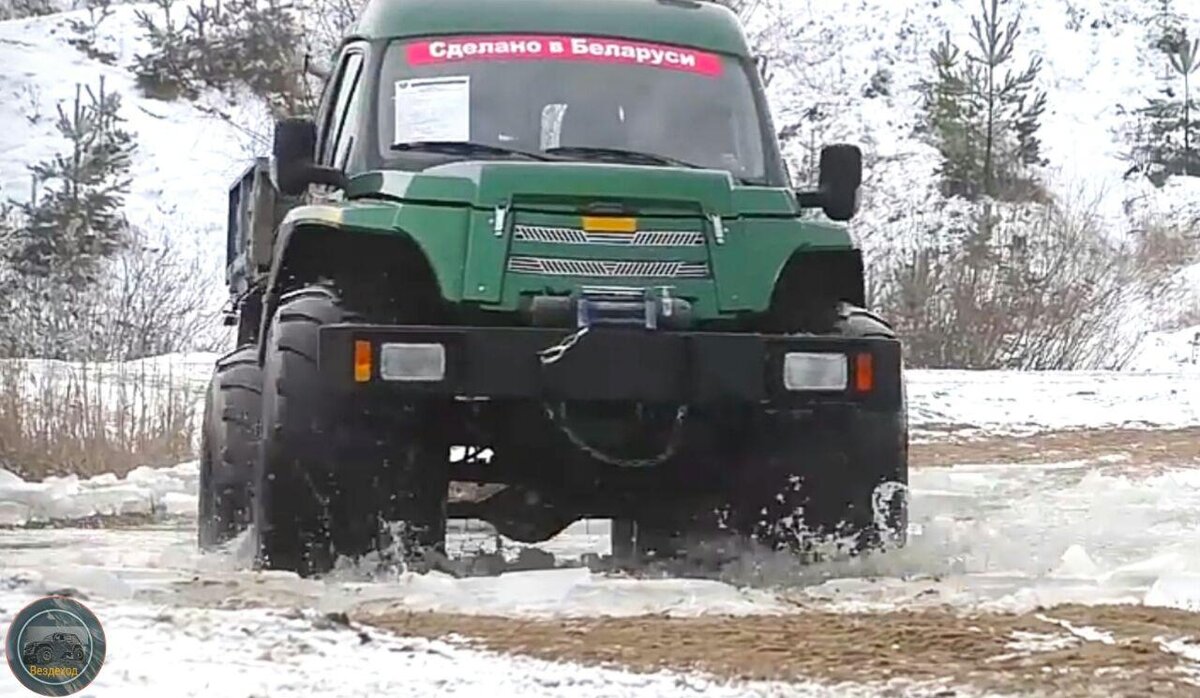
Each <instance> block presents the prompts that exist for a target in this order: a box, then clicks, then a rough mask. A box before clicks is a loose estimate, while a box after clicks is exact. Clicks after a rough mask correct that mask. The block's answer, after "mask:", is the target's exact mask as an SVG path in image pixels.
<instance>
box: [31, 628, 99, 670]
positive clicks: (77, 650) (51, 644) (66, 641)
mask: <svg viewBox="0 0 1200 698" xmlns="http://www.w3.org/2000/svg"><path fill="white" fill-rule="evenodd" d="M86 656H87V650H86V649H84V647H83V643H82V642H80V641H79V636H78V635H76V634H75V633H53V634H51V635H47V636H46V637H43V638H42V639H40V640H32V641H30V642H26V643H25V646H24V647H22V648H21V660H22V661H24V662H25V663H26V664H39V665H47V664H51V663H53V662H54V661H56V660H64V659H65V660H72V661H76V662H82V661H83V659H84V657H86Z"/></svg>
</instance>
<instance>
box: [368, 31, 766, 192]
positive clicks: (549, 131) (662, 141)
mask: <svg viewBox="0 0 1200 698" xmlns="http://www.w3.org/2000/svg"><path fill="white" fill-rule="evenodd" d="M381 85H382V87H381V90H380V101H381V104H380V109H381V118H380V120H379V130H380V141H381V144H382V150H383V153H382V155H383V157H384V158H385V159H388V160H391V161H397V160H399V163H398V164H400V166H402V167H405V168H406V169H421V168H423V167H428V166H432V165H434V164H439V163H443V162H446V161H447V160H448V159H466V158H472V159H477V158H486V159H523V160H529V159H530V155H529V154H545V153H550V154H553V155H554V156H555V158H556V159H557V158H564V159H571V160H595V161H601V162H621V163H630V164H638V165H651V166H656V165H657V166H671V167H679V166H693V167H702V168H706V169H716V170H725V171H727V172H729V173H731V174H732V175H733V176H734V177H736V178H737V179H740V180H743V181H750V182H758V181H764V180H765V179H766V171H765V169H766V168H765V164H764V147H765V138H764V136H765V132H764V128H763V124H764V120H763V119H762V118H761V114H760V112H759V109H758V106H757V102H756V100H755V96H754V91H753V87H752V84H751V80H750V77H749V74H748V72H747V71H746V69H745V67H744V65H743V63H741V62H740V61H738V60H737V59H735V58H732V57H729V56H725V55H720V54H715V53H707V52H704V51H699V50H695V49H688V48H682V47H676V46H666V45H658V44H648V43H643V42H634V41H626V40H621V39H611V38H597V37H586V36H574V37H571V36H547V35H529V36H499V35H489V36H470V37H436V38H430V39H421V40H415V41H401V42H396V43H393V44H392V45H391V46H389V48H388V51H387V53H386V56H385V59H384V64H383V69H382V82H381ZM455 144H464V146H465V147H447V146H448V145H449V146H454V145H455ZM467 144H475V146H474V147H472V146H470V145H467Z"/></svg>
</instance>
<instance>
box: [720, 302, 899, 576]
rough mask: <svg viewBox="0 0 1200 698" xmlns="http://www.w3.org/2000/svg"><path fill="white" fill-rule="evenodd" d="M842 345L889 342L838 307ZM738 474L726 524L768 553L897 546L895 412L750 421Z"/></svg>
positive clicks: (857, 311)
mask: <svg viewBox="0 0 1200 698" xmlns="http://www.w3.org/2000/svg"><path fill="white" fill-rule="evenodd" d="M836 333H837V334H838V335H840V336H844V337H855V338H869V337H878V338H888V339H894V338H895V333H894V332H893V330H892V329H891V328H890V327H889V326H888V325H887V324H886V323H885V322H884V321H883V320H882V319H880V318H879V317H877V316H875V315H874V314H872V313H870V312H868V311H866V310H863V309H861V308H857V307H853V306H848V305H844V306H842V308H841V309H840V312H839V318H838V321H837V323H836ZM751 433H752V436H751V437H750V440H749V445H748V448H747V449H746V451H745V456H744V460H743V462H742V464H741V468H740V473H739V474H740V478H739V479H740V484H739V488H738V489H739V492H738V493H737V496H736V499H735V504H734V511H733V524H734V526H735V527H736V528H737V529H738V530H739V531H740V532H741V533H743V534H745V535H747V536H749V537H750V538H751V539H753V540H754V541H755V542H756V543H758V544H760V545H763V546H766V547H767V548H770V549H774V550H791V551H796V550H802V549H807V548H810V547H812V545H813V543H814V542H817V541H821V540H827V541H830V540H831V541H834V542H837V543H838V544H839V547H842V548H848V549H849V551H850V552H852V553H859V552H863V551H865V550H870V549H880V548H886V547H891V546H899V545H903V543H904V541H905V529H906V527H907V523H908V499H907V484H908V422H907V417H906V413H905V406H904V404H903V400H902V401H901V404H900V406H899V408H898V409H894V410H883V411H873V410H868V409H845V410H832V409H825V410H817V411H815V412H814V413H804V412H792V411H788V410H779V411H766V410H764V411H763V412H762V413H760V414H758V415H757V417H756V419H755V423H754V426H753V427H752V430H751Z"/></svg>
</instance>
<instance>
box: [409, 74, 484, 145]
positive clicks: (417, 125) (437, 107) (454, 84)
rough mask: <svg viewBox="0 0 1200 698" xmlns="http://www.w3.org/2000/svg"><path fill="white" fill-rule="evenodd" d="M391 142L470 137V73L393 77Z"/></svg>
mask: <svg viewBox="0 0 1200 698" xmlns="http://www.w3.org/2000/svg"><path fill="white" fill-rule="evenodd" d="M395 134H396V135H395V140H394V141H393V143H394V144H400V143H416V142H418V141H453V142H456V143H465V142H467V141H469V140H471V76H470V75H461V76H447V77H440V78H419V79H413V80H397V81H396V130H395Z"/></svg>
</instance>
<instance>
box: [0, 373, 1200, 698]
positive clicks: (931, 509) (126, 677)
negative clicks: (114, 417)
mask: <svg viewBox="0 0 1200 698" xmlns="http://www.w3.org/2000/svg"><path fill="white" fill-rule="evenodd" d="M199 373H200V371H199V369H197V374H198V375H199ZM1198 382H1200V373H1196V372H1183V371H1176V372H1173V373H1142V374H1139V373H1124V374H1014V373H988V372H978V373H958V372H921V371H915V372H913V373H912V374H911V375H910V382H909V396H910V400H911V402H912V405H913V426H914V428H915V429H916V430H917V431H919V432H922V433H923V434H924V435H925V437H926V438H930V439H932V438H940V439H944V438H946V437H947V436H948V435H949V436H961V435H962V432H957V431H955V430H947V429H946V428H945V423H946V422H947V421H950V422H952V423H953V424H954V425H958V426H959V427H961V426H962V425H969V426H970V429H969V430H968V432H967V433H968V434H969V435H970V436H975V437H988V438H993V439H995V438H1000V437H1003V435H1006V434H1013V433H1021V432H1029V431H1046V430H1053V429H1062V428H1069V427H1082V428H1104V427H1110V426H1121V425H1123V426H1137V427H1140V428H1144V429H1148V430H1151V429H1157V428H1161V427H1188V426H1195V425H1197V424H1200V402H1198V401H1200V392H1198V391H1200V384H1198ZM948 416H953V417H954V419H953V420H949V419H948ZM196 485H197V480H196V466H195V464H183V465H178V466H174V467H169V468H161V469H148V468H146V469H138V470H135V471H134V472H132V473H131V474H130V475H129V476H128V477H127V478H124V479H118V478H115V477H112V476H101V477H98V478H92V479H88V480H78V479H76V478H65V479H62V478H60V479H48V480H47V481H46V482H41V483H31V482H24V481H21V480H20V479H19V478H16V477H15V476H13V475H11V474H9V473H0V514H2V515H3V516H4V517H5V519H6V520H5V523H8V524H18V525H19V524H22V523H25V522H27V521H46V520H49V519H59V520H63V519H74V518H78V517H82V516H87V515H90V514H93V513H101V514H111V513H152V514H156V515H158V516H157V517H156V519H155V520H156V523H153V524H149V525H141V526H136V527H130V528H115V529H80V528H70V527H66V528H62V527H48V528H38V527H23V528H8V529H0V623H2V622H3V619H4V618H5V617H11V615H12V614H13V613H15V612H16V610H17V609H18V608H19V607H21V606H22V605H24V603H26V602H28V601H29V600H31V599H33V598H35V597H36V596H38V595H41V594H46V593H49V592H54V591H58V590H62V589H72V590H74V591H75V593H79V594H81V595H83V596H84V597H86V602H87V603H88V604H89V605H90V606H91V607H92V608H93V609H94V610H96V611H97V612H98V613H99V614H100V617H101V619H102V620H103V621H104V623H105V625H106V628H108V629H109V632H110V634H111V638H110V645H109V646H110V648H111V649H110V653H109V661H108V665H107V666H106V667H105V669H104V671H102V672H101V674H100V680H99V683H97V684H96V688H95V691H96V694H97V695H102V694H106V693H109V692H120V693H121V694H122V695H135V696H136V695H150V694H151V693H159V694H161V693H163V692H166V693H168V694H171V695H197V696H199V695H211V694H214V693H217V694H222V695H225V694H230V691H232V690H234V687H236V694H237V695H248V696H249V695H283V696H287V695H293V694H298V693H300V692H305V693H311V692H312V691H314V690H317V691H321V692H323V693H326V692H327V693H329V694H331V695H350V694H351V693H354V694H355V695H356V696H357V695H361V694H362V692H363V691H370V690H376V691H382V690H383V689H384V687H386V688H387V689H388V690H390V691H393V692H396V691H397V690H398V691H399V692H400V693H402V694H413V695H421V694H422V693H423V692H426V691H428V692H430V693H432V692H438V693H439V694H441V693H449V694H451V695H455V694H458V695H478V694H481V693H483V692H485V691H487V690H488V689H492V691H491V692H495V691H499V692H500V694H514V695H515V694H516V693H517V692H518V691H519V692H522V693H529V694H531V695H563V694H568V693H569V694H572V695H583V696H590V695H597V696H599V695H605V696H607V695H641V696H644V695H682V696H689V695H700V694H704V695H780V696H783V695H800V696H810V695H811V696H818V695H874V694H877V693H878V692H879V691H880V690H882V689H881V687H880V686H860V685H841V686H835V687H830V686H828V685H818V684H811V683H806V682H803V681H802V682H800V683H795V684H788V685H786V686H785V685H782V684H749V683H732V684H724V683H712V680H711V679H704V678H700V677H697V676H695V675H691V674H670V673H661V672H660V673H652V674H641V675H639V674H631V673H628V672H625V671H622V670H618V669H592V668H583V667H578V666H573V665H563V664H553V663H547V662H540V661H534V660H530V659H512V658H508V657H503V656H500V655H495V654H489V653H487V652H482V651H480V650H478V649H472V648H469V647H466V646H464V645H462V644H459V643H457V642H456V641H455V640H454V638H447V639H445V640H442V641H425V640H414V639H405V638H400V637H396V636H393V635H390V634H388V633H384V632H381V631H376V630H373V629H371V630H368V631H367V632H368V635H369V637H370V640H369V641H366V642H364V641H362V640H361V639H360V638H359V636H358V634H357V632H358V629H357V628H356V629H353V630H351V629H347V628H344V627H341V626H338V625H337V624H331V623H330V622H329V621H328V620H325V614H329V613H337V612H348V613H350V614H351V615H352V616H353V615H355V614H360V613H368V614H369V613H389V612H397V611H399V612H407V611H437V612H444V613H458V614H469V615H486V616H494V617H495V616H500V617H513V618H547V617H594V616H643V615H646V614H661V615H665V616H671V617H695V616H708V615H713V614H720V615H735V616H760V615H777V614H786V613H796V612H804V611H811V610H824V611H836V612H842V611H856V612H885V611H892V610H896V609H913V608H929V607H941V606H949V607H952V608H956V609H959V610H962V611H996V610H1002V611H1017V612H1024V611H1030V610H1033V609H1036V608H1039V607H1042V606H1052V605H1054V604H1058V603H1066V602H1073V603H1082V604H1096V603H1122V604H1135V605H1146V606H1155V607H1162V608H1177V609H1184V610H1191V611H1194V612H1200V548H1198V547H1197V546H1196V544H1195V542H1196V541H1197V540H1200V469H1198V468H1197V467H1196V464H1195V463H1194V462H1191V461H1190V460H1188V459H1186V458H1184V457H1183V456H1179V457H1178V458H1175V457H1173V456H1172V455H1171V454H1165V455H1164V456H1162V457H1161V458H1158V459H1157V460H1156V461H1155V462H1154V465H1153V466H1146V465H1135V464H1134V463H1133V462H1132V461H1128V460H1123V459H1121V458H1119V457H1106V458H1100V459H1092V458H1082V459H1081V460H1079V461H1078V462H1066V463H1063V462H1055V463H1040V464H1024V465H996V464H989V463H986V462H983V463H977V464H971V463H961V464H959V465H957V466H955V467H952V468H915V469H914V471H913V472H912V476H911V497H912V500H911V501H912V506H911V526H910V542H909V545H908V546H907V547H906V548H905V549H903V550H899V551H893V552H889V553H886V554H883V555H876V556H872V557H868V558H864V559H860V560H834V561H830V562H823V563H819V564H811V565H808V566H799V565H797V564H795V562H794V561H792V560H791V559H786V558H773V557H748V558H746V559H744V560H741V561H738V562H737V563H733V564H730V565H727V566H726V567H725V568H724V569H723V570H721V571H720V573H719V574H714V575H710V578H704V579H686V578H680V577H677V576H673V575H671V574H667V573H666V571H663V570H655V569H650V570H646V571H644V572H643V573H642V574H640V575H638V576H636V577H631V576H627V575H623V574H613V573H601V572H594V571H591V570H589V569H588V568H587V567H585V566H584V565H583V563H584V562H585V561H586V560H585V556H586V555H588V554H589V553H594V554H598V555H605V554H607V553H608V552H609V541H608V525H607V523H606V522H602V521H587V522H580V523H579V524H576V525H575V526H573V527H571V528H570V529H568V531H567V532H566V533H564V534H563V535H562V536H560V537H559V538H558V539H556V540H555V541H553V542H551V543H550V544H547V545H544V546H539V547H540V548H541V549H542V550H543V551H544V552H547V553H550V554H552V555H553V556H554V558H553V562H554V564H556V565H557V568H552V567H550V566H549V565H550V563H549V562H548V561H547V562H543V568H541V569H532V570H528V571H514V572H508V573H505V574H502V575H500V576H465V577H452V576H450V575H446V574H440V573H431V574H426V575H417V574H411V573H405V572H401V571H396V570H391V569H381V568H378V567H371V566H366V567H361V566H360V567H355V566H344V567H342V568H340V569H339V570H337V571H335V572H334V573H333V574H331V575H329V576H328V577H327V578H325V579H322V580H301V579H299V578H297V577H295V576H294V575H291V574H284V573H261V572H255V571H253V570H252V569H250V559H251V556H250V553H249V550H248V539H249V537H248V536H246V535H243V536H242V537H240V538H239V539H237V540H235V541H233V542H231V544H230V545H228V546H227V547H226V549H224V550H222V551H217V552H211V553H200V552H198V551H197V550H196V547H195V543H194V541H195V528H194V514H193V512H194V507H195V494H196ZM494 541H495V538H494V536H492V535H490V534H487V533H485V532H480V531H478V530H472V529H470V528H467V527H463V526H459V527H457V528H456V529H455V532H454V533H453V534H452V536H451V540H450V544H449V547H450V549H451V551H452V553H453V554H454V555H455V556H456V557H459V558H466V559H468V560H470V559H472V558H482V557H483V556H485V555H487V554H488V553H489V552H490V551H491V549H492V548H490V547H489V546H492V545H494ZM519 548H520V546H517V545H515V544H512V543H504V553H505V555H506V557H508V558H510V559H511V558H514V557H517V556H518V553H519ZM130 647H136V648H137V649H136V651H133V650H130V649H128V648H130ZM1184 647H1185V648H1187V647H1188V646H1186V645H1184ZM217 648H220V649H217ZM1188 651H1191V649H1190V648H1189V649H1188ZM168 655H169V656H168ZM351 658H353V659H357V660H358V661H362V662H369V663H370V666H371V667H372V670H371V671H366V672H349V674H350V675H344V674H345V672H344V668H345V666H346V663H347V662H348V661H350V660H351ZM161 666H170V667H179V672H183V671H187V672H189V674H194V676H195V678H194V679H192V680H189V681H185V682H183V683H179V677H180V676H182V673H178V672H177V673H172V672H174V669H172V671H171V672H164V671H162V670H160V669H158V668H157V667H161ZM364 666H365V664H364ZM247 676H249V677H251V678H250V679H248V680H247V679H245V678H243V677H247ZM12 686H15V684H14V685H8V684H4V682H0V695H4V694H5V693H4V692H5V691H8V690H12ZM891 688H892V689H894V690H895V691H896V694H897V695H925V694H928V693H931V692H933V690H932V689H929V690H926V688H922V687H920V686H906V687H903V688H902V689H899V688H895V687H891Z"/></svg>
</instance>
